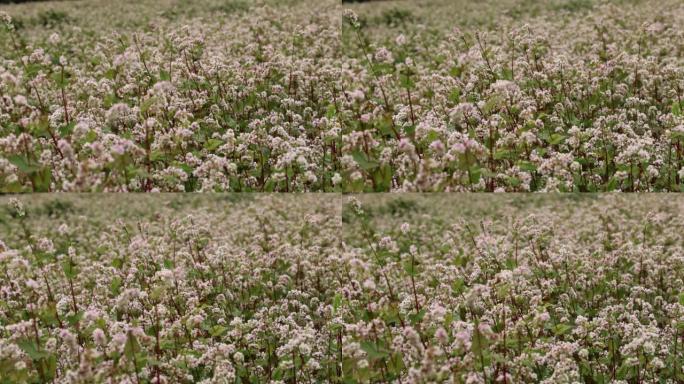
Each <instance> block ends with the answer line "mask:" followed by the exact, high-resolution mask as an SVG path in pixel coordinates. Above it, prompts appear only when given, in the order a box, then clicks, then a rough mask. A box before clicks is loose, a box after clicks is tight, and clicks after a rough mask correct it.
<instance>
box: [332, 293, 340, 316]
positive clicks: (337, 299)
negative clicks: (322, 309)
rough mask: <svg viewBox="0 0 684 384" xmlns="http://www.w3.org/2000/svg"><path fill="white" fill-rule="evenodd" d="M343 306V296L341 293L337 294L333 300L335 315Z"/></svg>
mask: <svg viewBox="0 0 684 384" xmlns="http://www.w3.org/2000/svg"><path fill="white" fill-rule="evenodd" d="M341 304H342V295H340V294H339V293H336V294H335V297H334V298H333V302H332V306H333V313H336V312H337V310H338V309H339V308H340V305H341Z"/></svg>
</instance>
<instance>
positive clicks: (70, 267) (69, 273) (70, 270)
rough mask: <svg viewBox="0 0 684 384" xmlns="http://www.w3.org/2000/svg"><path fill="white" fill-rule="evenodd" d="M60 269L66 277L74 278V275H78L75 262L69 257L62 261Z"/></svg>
mask: <svg viewBox="0 0 684 384" xmlns="http://www.w3.org/2000/svg"><path fill="white" fill-rule="evenodd" d="M62 270H63V271H64V275H65V276H66V277H67V278H68V279H73V278H75V277H76V276H78V273H79V270H78V268H77V266H76V264H75V263H74V262H73V260H71V259H67V260H65V261H64V262H63V263H62Z"/></svg>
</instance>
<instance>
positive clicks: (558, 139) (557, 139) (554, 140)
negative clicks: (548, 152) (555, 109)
mask: <svg viewBox="0 0 684 384" xmlns="http://www.w3.org/2000/svg"><path fill="white" fill-rule="evenodd" d="M564 140H565V136H564V135H561V134H560V133H554V134H553V135H551V137H550V138H549V144H551V145H558V144H560V143H562V142H563V141H564Z"/></svg>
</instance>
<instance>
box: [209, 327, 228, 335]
mask: <svg viewBox="0 0 684 384" xmlns="http://www.w3.org/2000/svg"><path fill="white" fill-rule="evenodd" d="M226 332H228V328H226V327H224V326H222V325H214V326H213V327H211V329H210V330H209V334H210V335H211V336H212V337H218V336H221V335H223V334H225V333H226Z"/></svg>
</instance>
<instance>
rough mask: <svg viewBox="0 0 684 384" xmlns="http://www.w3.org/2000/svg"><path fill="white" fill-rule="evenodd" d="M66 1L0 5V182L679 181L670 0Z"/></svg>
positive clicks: (675, 9) (91, 187)
mask: <svg viewBox="0 0 684 384" xmlns="http://www.w3.org/2000/svg"><path fill="white" fill-rule="evenodd" d="M74 4H76V3H72V2H55V3H53V2H48V3H35V4H31V5H13V6H7V7H5V8H3V9H5V10H6V11H7V16H4V17H3V20H4V22H3V28H2V31H1V32H0V46H1V47H2V51H3V62H2V65H1V66H0V90H1V92H2V103H0V136H1V137H0V190H1V191H5V192H26V191H282V192H288V191H340V192H359V191H390V190H392V191H490V192H491V191H680V190H681V189H682V185H683V180H684V116H683V114H682V108H683V105H682V103H683V101H682V96H683V95H682V89H684V74H683V73H682V68H684V66H683V65H682V64H683V59H682V57H683V53H682V52H683V51H682V46H681V36H682V33H684V32H683V30H682V25H683V23H681V20H682V17H683V16H682V15H684V5H682V4H681V2H679V1H675V0H666V1H658V2H654V1H638V0H601V1H599V0H573V1H566V0H552V1H548V2H531V1H527V0H505V1H496V2H495V1H483V2H469V1H465V0H459V1H446V0H430V1H423V2H420V3H416V2H407V1H379V2H372V3H358V4H346V5H345V6H344V7H352V8H353V9H352V10H348V11H346V12H344V17H343V21H342V20H340V18H341V17H342V14H343V10H342V9H341V7H340V5H339V4H338V3H337V2H333V1H330V2H324V3H316V6H315V7H312V6H311V5H310V4H308V3H307V2H302V1H297V0H285V1H275V0H261V1H259V2H249V1H244V0H225V1H219V0H204V1H202V2H180V3H179V2H175V1H172V0H162V1H156V2H152V1H151V0H146V1H142V2H135V3H132V4H130V5H127V6H126V7H116V6H115V5H112V4H111V2H105V1H102V0H94V1H92V2H79V3H78V4H79V6H78V7H76V6H74ZM341 22H343V28H342V29H341V30H340V28H339V26H340V23H341ZM455 26H458V28H455Z"/></svg>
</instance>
